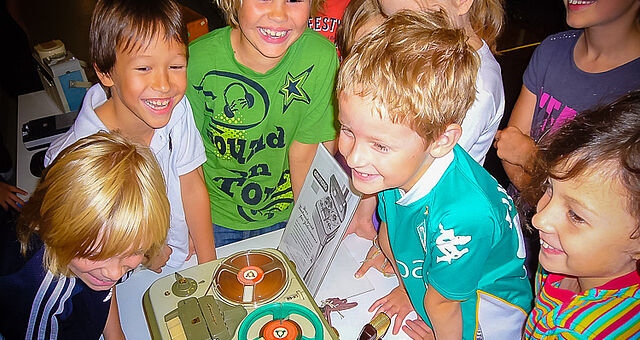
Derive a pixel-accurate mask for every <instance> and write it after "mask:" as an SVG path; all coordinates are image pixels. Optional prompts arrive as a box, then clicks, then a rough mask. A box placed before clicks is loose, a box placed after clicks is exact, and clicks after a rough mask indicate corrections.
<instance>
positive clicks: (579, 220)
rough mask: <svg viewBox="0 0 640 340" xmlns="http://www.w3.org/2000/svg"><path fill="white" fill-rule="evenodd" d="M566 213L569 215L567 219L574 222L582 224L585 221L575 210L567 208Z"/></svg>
mask: <svg viewBox="0 0 640 340" xmlns="http://www.w3.org/2000/svg"><path fill="white" fill-rule="evenodd" d="M567 215H568V216H569V219H570V220H571V221H572V222H573V223H576V224H582V223H585V220H584V219H583V218H582V217H580V215H578V214H576V212H575V211H573V210H571V209H569V211H567Z"/></svg>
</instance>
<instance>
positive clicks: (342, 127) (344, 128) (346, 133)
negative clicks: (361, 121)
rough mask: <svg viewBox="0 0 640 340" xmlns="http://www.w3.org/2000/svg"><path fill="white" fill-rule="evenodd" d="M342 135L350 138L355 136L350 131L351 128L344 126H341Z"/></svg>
mask: <svg viewBox="0 0 640 340" xmlns="http://www.w3.org/2000/svg"><path fill="white" fill-rule="evenodd" d="M340 134H343V135H346V136H349V137H352V136H353V132H351V130H349V128H348V127H346V126H344V125H340Z"/></svg>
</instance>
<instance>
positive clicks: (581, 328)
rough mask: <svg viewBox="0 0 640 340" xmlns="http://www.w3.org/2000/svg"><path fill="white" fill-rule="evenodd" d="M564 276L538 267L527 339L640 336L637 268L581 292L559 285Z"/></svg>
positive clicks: (639, 278) (639, 296) (526, 330)
mask: <svg viewBox="0 0 640 340" xmlns="http://www.w3.org/2000/svg"><path fill="white" fill-rule="evenodd" d="M564 278H565V276H563V275H556V274H548V273H547V272H545V271H544V269H542V268H540V269H539V270H538V274H537V275H536V301H535V306H534V307H533V311H532V312H531V314H529V318H528V320H527V324H526V326H525V334H524V338H525V339H543V338H544V339H594V340H595V339H640V276H639V275H638V273H637V272H632V273H629V274H627V275H624V276H622V277H619V278H617V279H614V280H611V281H609V282H608V283H606V284H604V285H602V286H600V287H596V288H593V289H589V290H587V291H585V292H582V293H574V292H572V291H569V290H566V289H562V288H559V286H560V282H561V281H562V279H564Z"/></svg>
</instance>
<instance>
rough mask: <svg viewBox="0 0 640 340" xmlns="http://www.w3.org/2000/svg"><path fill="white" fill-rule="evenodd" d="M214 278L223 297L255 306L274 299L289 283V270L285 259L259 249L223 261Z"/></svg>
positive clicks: (218, 291) (217, 290)
mask: <svg viewBox="0 0 640 340" xmlns="http://www.w3.org/2000/svg"><path fill="white" fill-rule="evenodd" d="M213 279H214V282H215V288H216V292H217V294H219V295H220V297H221V298H222V299H223V300H226V301H228V302H231V303H235V304H244V305H253V306H258V305H262V304H265V303H268V302H270V301H273V300H274V299H276V298H277V297H278V296H280V295H281V294H282V292H284V291H285V289H286V288H287V286H288V273H287V271H286V269H285V265H284V264H283V263H282V261H281V260H280V259H279V258H277V257H276V256H274V255H273V254H270V253H268V252H265V251H260V250H255V251H248V252H241V253H237V254H234V255H231V256H229V257H228V258H227V259H226V260H224V261H223V262H222V263H220V265H219V266H218V268H217V269H216V271H215V272H214V275H213Z"/></svg>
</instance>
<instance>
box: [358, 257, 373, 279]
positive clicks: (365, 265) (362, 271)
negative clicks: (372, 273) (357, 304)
mask: <svg viewBox="0 0 640 340" xmlns="http://www.w3.org/2000/svg"><path fill="white" fill-rule="evenodd" d="M371 267H373V262H372V261H364V262H362V265H361V266H360V268H358V270H357V271H356V274H355V277H356V278H358V279H359V278H361V277H362V276H363V275H364V274H366V273H367V272H368V271H369V269H371Z"/></svg>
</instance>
